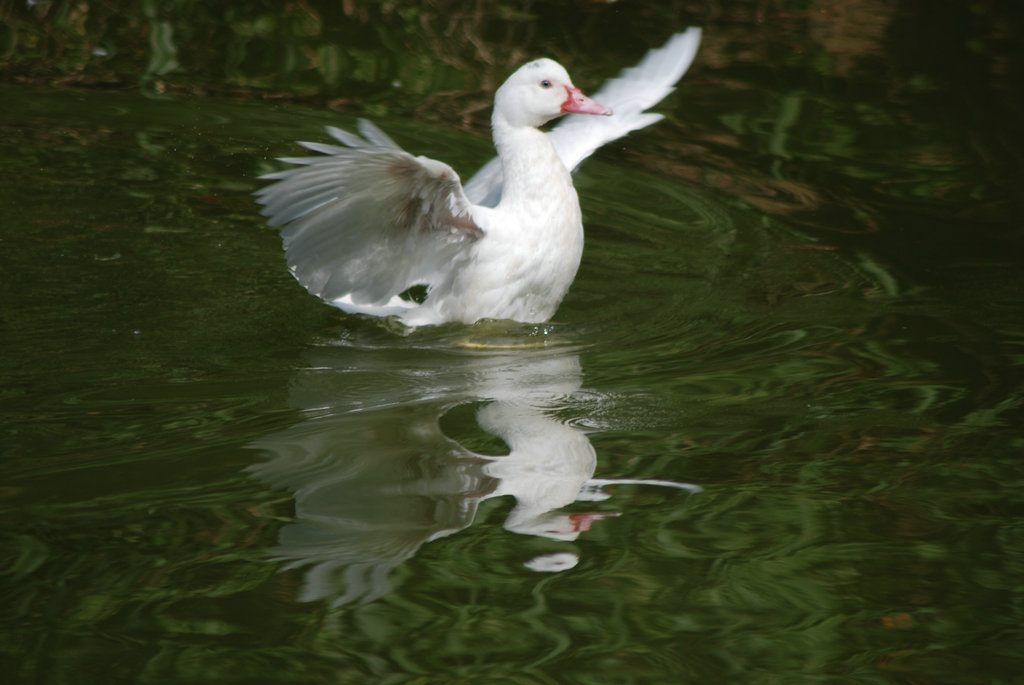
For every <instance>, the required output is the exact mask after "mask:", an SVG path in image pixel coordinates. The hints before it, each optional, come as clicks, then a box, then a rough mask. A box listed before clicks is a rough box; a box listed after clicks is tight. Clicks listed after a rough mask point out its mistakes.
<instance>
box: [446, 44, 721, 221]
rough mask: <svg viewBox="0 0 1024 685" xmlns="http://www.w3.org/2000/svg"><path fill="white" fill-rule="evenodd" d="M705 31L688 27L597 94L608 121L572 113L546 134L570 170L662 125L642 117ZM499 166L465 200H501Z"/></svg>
mask: <svg viewBox="0 0 1024 685" xmlns="http://www.w3.org/2000/svg"><path fill="white" fill-rule="evenodd" d="M700 36H701V30H700V29H699V28H689V29H687V30H686V31H684V32H683V33H677V34H676V35H674V36H672V38H670V39H669V41H668V42H667V43H665V45H663V46H662V47H660V48H656V49H654V50H651V51H650V52H648V53H647V54H646V55H645V56H644V58H643V59H642V60H641V61H640V63H639V64H637V65H636V66H635V67H630V68H629V69H624V70H623V71H622V73H620V74H619V75H618V77H616V78H613V79H611V80H609V81H607V82H606V83H605V84H604V85H603V86H601V90H599V91H598V92H596V93H594V94H593V95H592V98H593V100H594V101H596V102H599V103H601V104H602V105H604V106H605V107H610V108H611V109H612V111H613V112H614V114H613V115H612V116H610V117H594V116H587V115H584V114H570V115H568V116H567V117H566V118H565V119H563V120H562V121H561V123H559V124H558V126H556V127H555V128H554V129H552V130H551V132H550V133H548V136H549V138H550V139H551V142H552V143H553V144H554V146H555V149H556V150H557V151H558V156H559V157H561V159H562V162H563V163H564V164H565V166H566V168H568V169H569V170H570V171H575V169H576V167H577V166H579V165H580V163H581V162H582V161H583V160H585V159H586V158H587V157H589V156H590V155H592V154H593V153H594V151H595V150H597V149H598V148H599V147H601V146H602V145H605V144H607V143H610V142H611V141H613V140H616V139H618V138H621V137H622V136H624V135H626V134H627V133H629V132H631V131H636V130H638V129H641V128H644V127H645V126H650V125H651V124H653V123H656V122H658V121H661V120H662V119H663V118H664V117H663V116H662V115H661V114H654V113H651V112H644V110H645V109H647V108H648V107H653V106H654V105H656V104H658V103H659V102H661V100H663V99H664V98H665V96H667V95H668V94H669V93H671V92H672V91H673V90H674V89H675V85H676V83H677V82H678V81H679V79H681V78H682V77H683V74H685V73H686V70H687V69H689V68H690V64H692V63H693V59H694V57H696V55H697V48H698V47H700ZM501 184H502V173H501V163H500V162H499V161H498V160H497V159H492V160H491V161H490V162H488V163H487V164H486V165H485V166H484V167H483V168H482V169H480V171H478V172H477V173H476V174H475V175H474V176H473V178H471V179H470V180H469V182H468V183H466V195H467V196H468V197H469V198H470V199H472V200H473V201H474V202H476V203H477V204H481V205H484V206H487V207H493V206H494V205H496V204H497V203H498V201H499V200H500V199H501Z"/></svg>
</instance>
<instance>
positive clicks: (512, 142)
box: [491, 117, 572, 205]
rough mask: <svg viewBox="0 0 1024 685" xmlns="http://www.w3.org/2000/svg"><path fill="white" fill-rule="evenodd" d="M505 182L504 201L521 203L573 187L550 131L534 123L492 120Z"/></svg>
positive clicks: (496, 118) (502, 193) (495, 145)
mask: <svg viewBox="0 0 1024 685" xmlns="http://www.w3.org/2000/svg"><path fill="white" fill-rule="evenodd" d="M491 127H492V130H493V134H494V147H495V148H496V149H497V150H498V157H499V158H500V159H501V169H502V173H503V176H504V182H503V186H502V192H501V204H503V205H505V204H518V203H520V202H526V201H531V200H535V199H537V198H543V197H547V196H550V195H551V194H552V192H564V191H565V190H566V189H567V188H568V189H571V188H572V179H571V177H570V176H569V172H568V170H566V168H565V165H564V164H563V163H562V160H561V159H560V158H559V156H558V153H557V152H556V151H555V147H554V145H552V144H551V141H550V140H549V139H548V137H547V135H546V134H545V133H544V132H543V131H541V130H540V129H537V128H534V127H532V126H513V125H511V124H509V123H508V122H506V121H504V120H503V119H501V118H500V117H494V118H493V119H492V121H491Z"/></svg>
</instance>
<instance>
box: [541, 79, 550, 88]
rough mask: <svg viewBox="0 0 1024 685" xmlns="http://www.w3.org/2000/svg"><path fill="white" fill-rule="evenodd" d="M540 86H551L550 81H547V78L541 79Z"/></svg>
mask: <svg viewBox="0 0 1024 685" xmlns="http://www.w3.org/2000/svg"><path fill="white" fill-rule="evenodd" d="M540 87H541V88H550V87H551V81H548V80H547V79H544V80H543V81H541V82H540Z"/></svg>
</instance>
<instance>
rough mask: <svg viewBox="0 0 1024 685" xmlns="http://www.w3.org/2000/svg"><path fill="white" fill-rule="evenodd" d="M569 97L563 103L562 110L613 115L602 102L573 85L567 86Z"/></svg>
mask: <svg viewBox="0 0 1024 685" xmlns="http://www.w3.org/2000/svg"><path fill="white" fill-rule="evenodd" d="M565 90H566V92H567V93H568V94H569V97H567V98H565V102H563V103H562V111H563V112H569V113H572V114H603V115H604V116H611V114H612V111H611V110H610V109H608V108H607V107H605V106H604V105H602V104H598V103H596V102H594V101H593V100H591V99H590V98H588V97H587V96H586V95H584V94H583V91H582V90H580V89H579V88H574V87H572V86H566V87H565Z"/></svg>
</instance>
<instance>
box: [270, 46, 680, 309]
mask: <svg viewBox="0 0 1024 685" xmlns="http://www.w3.org/2000/svg"><path fill="white" fill-rule="evenodd" d="M699 44H700V29H696V28H691V29H689V30H687V31H686V32H685V33H681V34H677V35H676V36H674V37H673V38H672V39H670V40H669V42H668V43H666V44H665V45H664V46H663V47H662V48H660V49H657V50H652V51H650V52H649V53H648V54H647V55H646V57H645V58H644V59H643V61H641V62H640V64H638V65H637V66H636V67H633V68H631V69H626V70H625V71H623V72H622V74H620V76H619V77H618V78H617V79H613V80H611V81H609V82H608V83H606V84H605V86H604V87H603V88H602V89H601V91H600V92H599V93H598V94H597V95H596V96H595V99H596V101H595V100H591V99H590V98H588V97H586V96H585V95H584V94H583V93H582V92H581V91H580V89H578V88H576V87H575V86H573V84H572V81H571V79H570V78H569V75H568V74H567V73H566V71H565V69H564V68H562V66H561V65H559V64H558V63H557V62H554V61H552V60H550V59H538V60H535V61H533V62H529V63H527V64H526V65H524V66H522V67H521V68H520V69H519V70H518V71H516V72H515V73H514V74H512V76H510V77H509V78H508V80H507V81H505V83H504V84H502V86H501V87H500V88H498V90H497V92H496V93H495V97H494V111H493V114H492V116H491V125H492V129H493V135H494V145H495V147H496V148H497V151H498V158H497V159H496V160H492V161H491V162H490V163H489V164H488V165H486V166H485V167H484V168H483V169H481V170H480V172H478V173H477V174H476V175H475V176H474V177H473V178H472V179H471V180H470V181H469V182H468V183H467V184H466V185H465V187H463V186H462V184H461V183H460V180H459V176H458V174H456V173H455V171H454V170H452V168H451V167H449V166H448V165H447V164H444V163H442V162H438V161H435V160H432V159H428V158H426V157H414V156H413V155H411V154H409V153H408V152H405V151H404V150H402V149H401V148H400V147H399V146H398V145H397V144H395V142H394V141H393V140H391V139H390V138H389V137H388V136H387V135H385V134H384V133H383V132H382V131H381V130H380V129H378V128H377V127H376V126H374V125H373V124H371V123H370V122H369V121H366V120H360V121H359V132H360V133H361V134H362V137H359V136H356V135H353V134H351V133H348V132H346V131H342V130H340V129H337V128H334V127H329V128H328V129H327V130H328V132H329V133H330V134H331V136H333V137H334V138H335V139H337V140H338V141H339V142H341V143H342V144H343V145H344V146H345V147H340V146H336V145H323V144H320V143H301V145H302V146H303V147H305V148H307V149H309V150H312V151H314V152H319V153H322V154H323V155H324V156H317V157H292V158H283V159H282V161H285V162H289V163H292V164H298V165H300V166H299V167H297V168H291V169H287V170H285V171H280V172H277V173H273V174H268V175H266V176H264V178H266V179H273V180H276V181H277V182H276V183H273V184H271V185H269V186H267V187H265V188H263V189H262V190H260V191H258V192H257V193H256V195H257V197H258V201H259V202H260V203H261V204H263V205H265V207H264V209H263V211H262V213H263V214H264V215H265V216H268V217H270V222H269V223H270V225H272V226H280V225H284V224H287V227H286V228H285V229H284V230H283V232H282V238H283V241H284V249H285V253H286V255H287V259H288V265H289V268H290V269H291V271H292V273H293V274H294V275H295V277H296V278H297V279H298V281H299V282H300V283H301V284H302V285H304V286H305V287H306V289H307V290H309V292H311V293H313V294H314V295H317V296H318V297H320V298H322V299H324V300H325V301H327V302H329V303H330V304H333V305H335V306H337V307H340V308H341V309H343V310H345V311H347V312H353V313H363V314H372V315H377V316H392V315H397V316H399V317H400V320H401V321H402V322H403V323H404V324H406V325H410V326H416V325H424V324H438V323H444V322H449V321H458V322H463V323H472V322H474V321H477V320H479V319H484V318H491V319H514V320H516V321H521V322H525V323H538V322H543V321H547V320H548V319H550V318H551V317H552V316H553V315H554V313H555V310H556V309H557V308H558V305H559V303H560V302H561V301H562V298H563V297H564V296H565V294H566V292H567V291H568V289H569V285H570V284H571V283H572V281H573V278H574V277H575V275H576V270H577V268H578V267H579V263H580V257H581V255H582V252H583V224H582V221H581V217H580V207H579V200H578V198H577V196H576V190H575V188H573V185H572V177H571V175H570V170H573V169H575V168H576V166H578V165H579V163H580V162H582V161H583V160H584V159H586V158H587V157H588V156H590V154H592V153H593V152H594V151H595V150H596V149H597V148H599V147H600V146H601V145H604V144H605V143H607V142H610V141H612V140H615V139H616V138H619V137H621V136H624V135H626V134H627V133H629V132H630V131H634V130H637V129H639V128H643V127H644V126H648V125H649V124H652V123H654V122H656V121H659V120H660V119H661V118H662V117H661V115H659V114H651V113H645V112H644V111H643V110H644V109H646V108H647V107H650V106H652V105H654V104H656V103H657V102H659V101H660V100H661V99H662V98H664V97H665V96H666V95H667V94H668V93H670V92H671V91H672V89H673V86H674V85H675V83H676V82H677V81H678V80H679V79H680V78H681V77H682V75H683V73H685V71H686V70H687V68H688V67H689V66H690V63H691V62H692V61H693V58H694V56H695V55H696V52H697V47H698V45H699ZM598 102H603V103H604V104H598ZM612 107H614V110H615V113H614V115H613V113H612ZM567 113H568V114H570V117H569V118H568V119H567V120H566V121H564V122H563V123H562V124H561V125H559V126H558V127H557V128H555V129H554V130H553V131H551V132H550V133H547V134H545V133H543V132H542V131H540V130H539V128H538V127H540V126H542V125H543V124H545V123H547V122H548V121H550V120H551V119H554V118H555V117H558V116H561V115H563V114H567ZM579 115H605V116H602V117H595V116H579ZM416 285H426V286H427V296H426V298H425V299H424V300H423V302H422V303H418V302H415V301H413V300H412V299H405V298H403V297H401V295H402V293H404V292H405V291H407V290H408V289H409V288H411V287H413V286H416Z"/></svg>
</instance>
